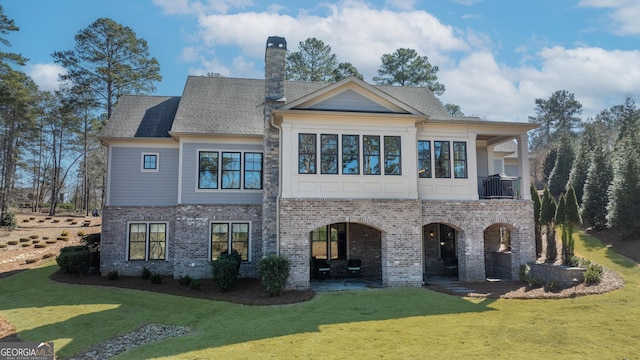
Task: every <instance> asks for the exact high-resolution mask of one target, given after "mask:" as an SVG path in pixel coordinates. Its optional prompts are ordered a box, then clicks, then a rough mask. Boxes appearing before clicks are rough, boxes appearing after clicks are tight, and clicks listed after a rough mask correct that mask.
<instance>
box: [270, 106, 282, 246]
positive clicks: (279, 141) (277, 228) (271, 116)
mask: <svg viewBox="0 0 640 360" xmlns="http://www.w3.org/2000/svg"><path fill="white" fill-rule="evenodd" d="M269 117H270V119H269V123H270V124H271V126H273V127H274V128H276V129H278V196H277V197H276V255H278V256H280V199H281V198H282V127H280V126H278V125H276V123H275V122H274V121H273V119H274V117H273V111H271V112H270V113H269Z"/></svg>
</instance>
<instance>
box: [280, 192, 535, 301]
mask: <svg viewBox="0 0 640 360" xmlns="http://www.w3.org/2000/svg"><path fill="white" fill-rule="evenodd" d="M339 222H347V223H358V224H362V225H366V226H369V227H372V228H375V229H377V230H379V231H380V232H381V235H380V242H381V243H380V249H381V254H380V259H381V262H380V263H381V275H382V282H383V284H384V285H385V286H388V287H398V286H420V285H421V284H422V281H423V271H427V272H428V270H429V269H430V266H438V265H437V262H434V261H433V259H434V258H436V257H437V255H436V254H437V252H436V251H433V250H430V249H429V248H430V245H429V244H430V243H429V242H428V241H425V242H423V240H422V239H423V231H422V227H423V225H427V227H425V229H428V228H429V227H428V226H432V225H429V224H435V223H443V224H447V225H449V226H451V227H453V228H454V229H456V237H457V255H458V261H459V278H460V279H461V280H464V281H484V280H485V277H486V274H485V255H484V253H485V238H484V231H485V229H487V228H489V227H490V226H491V225H494V224H504V225H506V226H508V227H509V229H510V233H511V252H510V253H509V255H508V256H510V257H511V258H510V260H511V261H510V264H511V265H510V267H511V268H510V269H508V272H509V273H510V276H511V278H513V279H517V276H518V267H519V265H520V264H524V263H527V262H531V261H534V260H535V241H534V236H533V230H534V228H533V227H534V222H533V205H532V202H531V201H528V200H491V201H418V200H357V199H282V200H281V202H280V254H281V255H284V256H286V257H288V258H289V260H290V262H291V276H290V277H289V281H288V286H289V287H290V288H300V289H303V288H307V287H309V281H310V280H309V279H310V268H309V257H310V255H309V254H310V244H309V232H310V231H311V230H313V229H315V228H317V227H319V226H323V225H327V224H332V223H339ZM353 236H354V235H352V238H353ZM423 245H424V246H426V247H427V249H423ZM432 245H434V244H432ZM422 254H425V255H424V256H423V255H422ZM428 261H432V263H431V265H430V263H429V262H428ZM423 263H424V264H425V265H426V266H423Z"/></svg>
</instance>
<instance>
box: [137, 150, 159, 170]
mask: <svg viewBox="0 0 640 360" xmlns="http://www.w3.org/2000/svg"><path fill="white" fill-rule="evenodd" d="M159 157H160V155H159V154H158V153H142V168H141V171H147V172H154V171H158V158H159Z"/></svg>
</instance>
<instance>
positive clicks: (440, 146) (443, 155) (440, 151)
mask: <svg viewBox="0 0 640 360" xmlns="http://www.w3.org/2000/svg"><path fill="white" fill-rule="evenodd" d="M433 150H434V153H433V155H434V163H435V164H434V165H435V173H436V178H449V177H451V166H450V165H449V159H450V155H449V142H448V141H434V142H433Z"/></svg>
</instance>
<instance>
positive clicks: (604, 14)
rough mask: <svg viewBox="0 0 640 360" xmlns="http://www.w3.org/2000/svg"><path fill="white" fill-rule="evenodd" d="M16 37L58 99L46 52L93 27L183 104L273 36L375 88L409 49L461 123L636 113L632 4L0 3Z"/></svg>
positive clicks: (38, 78) (405, 0)
mask: <svg viewBox="0 0 640 360" xmlns="http://www.w3.org/2000/svg"><path fill="white" fill-rule="evenodd" d="M0 4H1V5H2V6H3V7H4V12H5V14H6V15H7V17H9V18H10V19H13V20H14V21H15V24H16V25H17V26H18V27H20V31H18V32H12V33H11V34H8V35H3V37H4V38H5V39H6V40H8V41H9V42H10V44H11V46H10V47H8V48H7V47H5V46H2V47H1V48H0V49H1V50H0V51H8V52H16V53H20V54H22V55H23V56H25V57H27V58H29V59H30V61H29V63H28V65H27V66H25V67H24V69H23V71H24V72H25V73H27V74H28V75H30V76H31V77H32V78H33V80H34V81H35V82H36V83H37V84H38V85H39V86H40V88H41V89H42V90H54V89H55V88H56V87H57V86H58V84H57V77H58V74H59V73H60V72H63V71H64V69H63V68H61V67H60V66H58V65H57V64H55V63H54V62H53V58H52V57H51V54H52V53H53V52H54V51H64V50H72V49H73V47H74V35H75V34H76V33H78V32H79V31H80V30H82V29H84V28H87V27H88V26H89V25H90V24H91V23H93V22H94V21H96V20H97V19H98V18H101V17H107V18H110V19H112V20H114V21H116V22H118V23H120V24H122V25H125V26H128V27H130V28H131V29H132V30H133V31H134V32H135V33H136V35H137V37H138V38H142V39H145V40H146V41H147V43H148V47H149V52H150V54H151V56H153V57H155V58H156V59H158V61H159V63H160V69H161V71H160V72H161V75H162V81H161V82H159V83H157V84H156V88H157V89H156V92H155V93H154V95H167V96H176V95H181V93H182V90H183V88H184V84H185V81H186V79H187V76H188V75H204V74H207V73H220V74H222V75H223V76H225V77H238V78H257V79H261V78H263V77H264V50H265V45H266V39H267V37H269V36H272V35H276V36H283V37H285V38H286V40H287V47H288V50H290V51H297V50H298V45H299V43H300V42H303V41H304V40H305V39H307V38H311V37H315V38H317V39H320V40H322V41H324V42H325V44H328V45H330V46H331V48H332V51H333V53H334V54H335V55H336V56H337V58H338V61H339V62H350V63H352V64H353V65H355V66H356V68H357V69H358V70H359V71H360V72H361V73H362V74H363V75H364V80H365V81H367V82H369V83H372V78H373V77H374V76H376V75H377V70H378V69H379V68H380V65H381V61H380V58H381V56H382V55H383V54H390V53H393V52H394V51H395V50H396V49H398V48H411V49H414V50H416V51H417V52H418V54H420V55H421V56H422V55H424V56H427V57H428V59H429V62H430V63H431V64H432V65H433V66H438V68H439V71H438V73H437V76H438V81H439V82H440V83H442V84H444V85H445V87H446V91H445V93H444V94H443V95H442V96H440V99H441V100H442V102H443V103H452V104H457V105H459V106H460V107H461V110H462V112H464V114H465V115H468V116H479V117H481V118H482V119H485V120H492V121H528V118H529V116H534V115H535V99H537V98H543V99H548V98H549V97H550V96H551V95H552V94H553V93H554V92H555V91H557V90H567V91H569V92H571V93H573V94H574V95H575V97H576V99H577V100H578V101H580V102H581V103H582V105H583V112H582V117H583V119H585V120H587V119H588V118H589V117H593V116H595V115H596V114H597V113H599V112H600V111H601V110H603V109H606V108H609V107H611V106H613V105H618V104H622V103H623V102H624V98H625V96H627V95H631V96H633V97H634V99H636V100H637V101H638V102H640V98H639V96H640V49H639V48H638V47H639V42H638V40H640V21H637V19H639V18H640V2H638V1H637V0H535V1H531V0H343V1H316V0H303V1H301V0H273V1H263V0H55V1H53V0H0Z"/></svg>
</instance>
